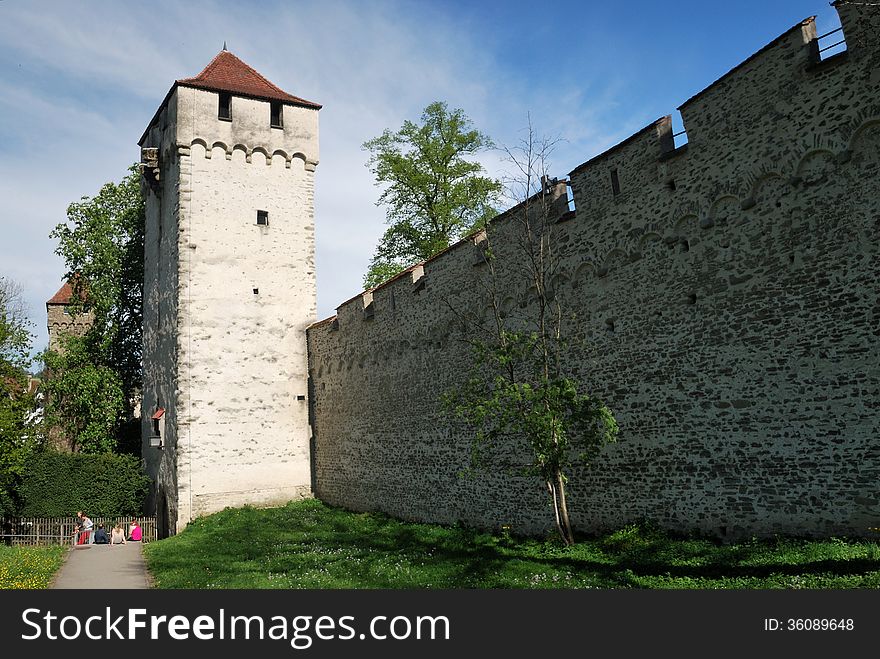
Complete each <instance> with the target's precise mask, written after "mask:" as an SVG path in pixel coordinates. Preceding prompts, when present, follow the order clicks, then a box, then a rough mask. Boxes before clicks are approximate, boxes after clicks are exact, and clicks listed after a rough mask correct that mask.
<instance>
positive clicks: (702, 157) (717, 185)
mask: <svg viewBox="0 0 880 659" xmlns="http://www.w3.org/2000/svg"><path fill="white" fill-rule="evenodd" d="M836 6H837V8H838V12H839V13H840V16H841V22H842V24H843V34H844V35H845V39H846V46H847V49H846V51H845V53H843V54H840V55H834V56H833V57H828V58H824V59H823V58H822V57H821V56H820V55H819V53H818V51H819V47H818V46H817V43H816V42H817V39H818V35H817V34H816V32H815V25H814V22H813V19H807V20H805V21H802V22H800V23H798V24H796V25H795V26H794V27H792V28H791V29H790V30H788V31H786V32H785V33H784V34H783V35H781V36H780V37H779V38H777V39H775V40H774V41H772V42H771V43H770V44H768V45H767V46H765V47H764V48H762V49H761V50H760V51H758V52H757V53H755V55H753V56H752V57H750V58H749V59H747V60H746V61H745V62H743V63H741V64H739V65H738V66H736V67H734V68H733V69H732V70H731V71H730V72H728V73H727V74H725V75H724V76H722V77H721V78H720V79H719V80H717V81H716V82H714V83H713V84H712V85H710V86H709V87H707V88H706V89H704V90H703V91H701V92H699V93H698V94H696V95H694V96H693V97H691V98H690V99H688V100H687V101H685V102H684V103H683V104H682V105H681V106H680V109H681V112H682V117H683V120H684V123H685V129H686V130H687V132H688V145H687V147H686V148H679V149H675V148H674V143H673V139H672V124H671V120H670V118H669V117H662V118H660V119H658V120H657V121H655V122H652V123H651V124H649V125H648V126H646V127H645V128H643V129H642V130H640V131H638V132H636V133H635V134H634V135H632V136H631V137H629V138H627V139H626V140H624V141H622V142H621V143H619V144H617V145H615V146H614V147H612V148H611V149H608V150H607V151H605V152H604V153H602V154H599V155H597V156H594V157H592V158H590V159H589V160H587V161H586V162H584V163H583V164H582V165H580V166H578V167H576V168H575V169H574V170H573V171H572V172H571V173H570V177H569V178H570V180H569V183H570V185H571V189H572V193H573V196H574V202H575V210H574V212H573V213H571V212H568V210H567V203H566V195H565V183H564V182H563V183H560V184H559V185H558V186H557V187H556V188H555V189H554V192H553V194H554V195H556V196H555V197H554V198H553V199H554V202H555V204H556V205H555V206H554V209H555V210H554V213H555V217H556V218H557V219H558V220H559V221H557V222H556V223H555V224H553V225H552V231H553V232H554V241H555V245H556V246H557V254H558V258H559V262H560V267H559V272H558V273H557V276H556V278H555V279H554V281H553V282H551V285H552V288H553V292H554V294H555V295H556V296H557V299H559V301H560V304H561V306H562V309H563V312H564V314H565V317H564V319H563V321H564V325H565V328H564V329H565V332H566V336H567V338H568V339H569V341H570V345H571V349H570V351H569V352H568V353H567V355H566V358H565V359H566V363H565V368H566V370H567V371H568V372H569V373H571V374H572V375H573V376H574V377H576V378H578V379H579V380H580V381H582V382H583V383H584V385H585V386H586V387H588V388H589V389H590V390H591V391H593V392H595V393H597V394H598V395H600V396H601V397H602V398H603V399H604V400H605V401H606V402H607V403H608V404H609V405H610V407H611V408H612V410H614V412H615V416H616V418H617V420H618V422H619V424H620V426H621V437H620V442H619V443H618V444H617V445H615V446H612V447H609V448H608V449H607V450H606V451H604V452H603V454H602V456H601V457H600V459H599V460H598V461H597V463H596V464H595V465H594V467H593V468H592V469H591V470H578V471H576V473H575V474H573V478H572V484H573V485H572V496H571V500H572V502H573V503H572V504H570V505H571V507H572V510H573V515H574V518H575V524H576V525H577V526H579V527H580V528H582V529H585V530H587V529H589V530H595V529H599V528H608V527H615V526H619V525H622V524H625V523H629V522H632V521H634V520H638V519H643V518H652V519H655V520H656V521H658V522H659V523H661V524H662V525H664V526H666V527H668V528H673V529H677V530H682V531H692V530H694V529H697V530H700V531H704V532H709V533H718V534H720V535H727V536H728V537H729V536H737V535H750V534H764V533H770V534H772V533H813V534H820V533H851V534H863V533H865V532H866V529H867V528H868V526H869V523H873V522H869V520H872V519H873V520H876V516H877V515H880V504H877V501H878V500H880V497H877V496H875V495H876V475H877V474H876V464H880V449H878V448H876V447H875V444H876V442H874V436H875V429H876V428H875V426H876V423H875V419H876V406H877V400H876V395H875V394H876V391H878V390H880V381H878V378H877V373H878V372H880V363H878V355H880V350H877V337H876V326H877V323H878V322H880V319H878V318H877V317H876V309H877V308H878V307H877V292H876V286H875V285H874V284H875V282H876V280H877V278H878V277H880V271H878V266H877V264H878V263H880V259H878V256H880V254H878V244H877V242H876V240H875V239H874V235H875V233H876V226H875V223H876V217H877V212H878V208H877V204H878V199H880V177H878V176H877V172H878V171H880V155H878V154H880V95H878V91H877V90H878V88H880V84H878V83H880V79H878V75H877V71H878V61H880V42H878V39H877V36H876V35H878V34H880V13H877V12H874V13H871V12H869V11H865V9H864V8H860V7H859V6H857V5H847V4H843V3H837V5H836ZM520 210H521V207H518V208H516V209H511V210H510V211H508V212H507V213H505V214H503V215H502V216H499V218H496V220H494V221H493V222H492V224H491V227H490V229H491V233H490V235H491V239H492V241H493V244H492V251H493V253H494V254H496V256H497V261H496V263H497V264H498V268H497V271H498V273H499V280H498V282H497V283H498V287H499V289H500V295H499V300H500V304H501V310H502V313H503V314H504V315H505V316H511V317H515V315H516V314H520V315H521V316H523V317H525V316H527V315H528V313H529V310H530V309H532V308H533V307H532V305H533V304H534V302H535V299H534V294H533V292H532V291H530V290H529V285H528V282H527V281H524V279H523V277H522V276H521V275H519V274H517V273H518V271H520V270H521V269H520V268H518V267H517V259H521V258H522V253H521V251H519V248H518V243H517V239H516V234H515V231H516V228H517V223H516V222H506V221H504V219H505V218H510V217H515V216H516V213H517V212H519V211H520ZM479 243H480V236H479V235H477V236H470V237H468V238H466V239H465V240H462V241H460V242H459V243H457V244H456V245H454V246H452V247H450V248H449V249H448V250H446V251H445V252H443V253H441V254H439V255H437V256H435V257H434V258H432V259H430V260H428V261H427V262H425V263H423V264H420V265H418V266H416V267H415V268H412V269H410V270H409V271H407V272H405V273H402V274H401V275H399V276H398V277H396V278H394V279H392V280H390V281H388V282H386V283H385V284H383V285H382V286H379V287H377V288H375V289H373V290H371V291H365V292H362V293H359V294H358V295H356V296H354V297H353V298H351V299H350V300H348V301H346V302H344V303H343V304H341V305H340V307H339V308H338V309H337V315H336V316H334V317H332V318H329V319H326V320H324V321H321V322H319V323H316V324H314V325H312V326H310V327H309V329H308V348H309V365H310V376H311V381H312V387H313V390H314V392H315V395H314V398H313V401H312V405H313V410H312V420H313V431H314V458H313V459H314V464H315V488H316V493H317V494H318V495H319V496H321V497H322V498H323V499H324V500H326V501H328V502H330V503H332V504H336V505H342V506H346V507H349V508H353V509H356V510H382V511H385V512H388V513H390V514H394V515H398V516H401V517H404V518H407V519H419V520H426V521H435V522H446V523H453V522H456V521H463V522H465V523H468V524H474V525H478V526H491V525H492V524H493V523H497V520H499V519H504V520H506V522H508V523H510V524H512V525H513V527H514V528H516V529H518V530H521V531H524V532H541V531H543V530H545V529H546V528H547V526H548V524H547V522H548V520H547V516H546V512H545V502H544V493H543V492H541V489H540V487H539V484H535V483H533V482H531V481H528V480H527V479H522V480H517V479H515V478H514V479H511V478H510V477H509V476H508V475H506V474H502V473H494V474H487V475H485V477H481V478H480V479H475V480H473V481H464V480H462V479H459V478H457V476H456V473H457V472H458V471H459V470H460V469H461V468H462V467H463V466H465V465H467V464H468V454H469V449H470V440H469V436H468V435H467V433H466V432H464V431H463V430H462V429H461V428H459V427H454V426H453V425H451V424H450V422H449V420H448V417H447V415H446V414H445V413H444V412H443V410H442V409H440V406H439V402H438V401H439V399H440V396H441V394H442V393H443V392H444V391H448V390H449V388H450V387H453V386H455V385H456V384H457V383H460V382H461V381H462V378H463V377H464V376H465V374H466V373H467V372H468V369H469V367H470V365H471V356H470V354H469V350H468V347H467V340H466V339H467V338H468V337H467V331H468V328H467V327H465V326H463V325H462V322H461V318H462V317H463V316H467V317H469V318H477V319H479V318H481V317H483V318H485V317H486V314H487V306H488V297H487V281H488V280H487V268H485V267H483V264H484V263H485V260H484V259H481V247H480V244H479ZM864 392H874V393H871V394H870V395H867V398H866V397H865V396H866V394H865V393H864ZM869 454H870V459H869V460H866V459H865V457H864V456H866V455H869ZM820 456H821V457H820ZM854 456H859V457H858V458H856V457H854ZM512 459H513V460H514V461H515V456H514V457H512ZM864 464H870V465H874V466H872V467H871V468H870V469H869V471H871V474H869V475H866V474H865V471H864V468H863V467H859V466H858V465H864ZM780 465H784V467H780ZM493 520H494V521H493ZM875 525H876V524H875Z"/></svg>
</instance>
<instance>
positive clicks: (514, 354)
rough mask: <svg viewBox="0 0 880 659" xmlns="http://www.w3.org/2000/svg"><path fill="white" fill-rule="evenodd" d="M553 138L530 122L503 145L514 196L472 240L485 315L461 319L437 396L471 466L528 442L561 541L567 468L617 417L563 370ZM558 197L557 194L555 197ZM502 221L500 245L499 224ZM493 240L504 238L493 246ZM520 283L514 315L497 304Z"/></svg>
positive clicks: (585, 458)
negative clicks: (458, 362)
mask: <svg viewBox="0 0 880 659" xmlns="http://www.w3.org/2000/svg"><path fill="white" fill-rule="evenodd" d="M555 143H556V142H555V141H554V140H548V139H538V138H537V137H536V136H535V133H534V130H533V128H532V126H531V122H529V126H528V129H527V131H526V135H525V137H524V138H523V140H522V141H521V143H520V144H519V145H518V146H517V147H515V148H507V149H505V153H506V156H507V161H508V162H509V164H510V165H511V166H512V168H513V173H512V175H511V176H510V177H509V178H508V180H507V181H506V183H507V190H508V192H509V194H511V195H512V198H513V199H514V200H516V201H518V202H519V203H518V204H517V205H516V206H515V207H514V208H513V209H511V211H508V213H507V214H505V215H506V216H507V217H506V219H505V222H512V223H513V225H512V226H511V227H503V226H502V223H500V222H496V223H489V224H488V225H487V227H486V230H485V234H484V237H483V240H482V241H481V242H480V244H481V246H482V249H483V253H484V256H485V260H486V265H487V277H486V281H485V282H484V293H485V295H486V296H487V298H488V308H489V310H490V313H489V314H488V317H487V318H486V319H485V320H483V321H482V322H480V321H479V320H478V319H474V318H470V319H467V322H469V324H470V325H471V326H472V327H473V328H474V329H475V330H476V331H475V332H474V334H473V336H474V337H475V338H471V339H469V343H470V344H471V347H472V350H473V355H474V362H473V369H472V372H471V374H470V376H469V377H468V379H467V380H466V382H465V383H464V384H462V385H461V386H459V387H457V388H455V389H453V390H452V391H450V392H448V393H447V395H446V396H445V397H444V400H445V402H446V405H447V407H448V409H450V410H451V411H453V413H454V414H455V415H456V416H457V417H458V418H460V419H462V420H464V421H465V422H466V423H467V424H468V425H470V426H471V427H473V428H474V430H475V436H474V440H473V447H472V448H473V451H472V456H473V457H474V462H475V463H476V464H475V465H474V466H480V467H484V468H485V467H486V466H489V465H488V461H486V460H484V456H486V455H487V450H488V449H490V448H491V449H493V450H494V451H496V452H497V451H498V450H499V448H500V449H501V450H505V447H506V450H508V451H509V450H515V449H513V448H512V447H513V446H514V445H515V443H516V441H517V439H519V440H520V441H522V440H524V441H525V444H526V446H527V447H528V452H527V453H528V456H529V460H528V464H527V465H525V466H524V468H523V470H524V471H525V472H526V473H528V474H531V475H533V476H536V477H538V478H540V479H541V481H542V482H543V483H544V484H545V485H546V487H547V492H548V495H549V497H550V500H551V503H552V507H553V513H554V522H555V525H556V528H557V530H558V532H559V535H560V537H561V538H562V541H563V542H564V543H565V544H566V545H571V544H573V543H574V534H573V530H572V524H571V520H570V517H569V513H568V504H567V501H566V487H565V486H566V483H567V482H568V471H569V469H570V467H571V466H572V465H573V464H575V463H576V462H577V463H580V464H583V463H588V462H589V461H590V460H591V459H592V458H593V457H595V455H596V454H597V453H598V452H599V450H600V449H601V447H602V446H603V445H604V444H605V443H607V442H612V441H614V440H615V438H616V435H617V423H616V422H615V420H614V416H613V415H612V413H611V411H610V410H609V409H608V407H607V406H606V405H605V404H604V403H603V402H602V401H601V400H599V399H597V398H595V397H592V396H590V395H589V394H587V393H583V387H582V385H581V383H579V382H577V381H576V380H575V379H574V378H572V377H570V376H569V374H568V373H566V371H565V362H564V359H563V354H564V351H565V346H566V342H565V337H564V336H563V332H562V328H563V311H564V309H563V305H562V302H561V300H560V298H559V296H557V295H556V291H555V290H554V282H555V279H556V276H557V275H558V271H559V255H558V253H557V248H558V244H557V232H558V227H557V226H556V220H557V219H558V218H559V215H560V212H559V211H560V205H567V196H566V195H565V188H564V185H565V183H562V184H559V183H558V182H555V181H551V179H550V178H549V176H548V174H547V164H548V158H549V155H550V154H551V153H552V151H553V148H554V146H555ZM560 202H561V203H560ZM501 230H504V232H505V234H507V235H505V236H504V238H503V240H504V241H505V242H510V241H512V244H507V245H503V246H502V245H501V238H500V236H499V235H498V232H499V231H501ZM496 247H499V248H501V247H503V249H498V251H497V252H496V249H495V248H496ZM522 284H525V285H526V287H527V288H528V290H529V292H530V293H529V296H528V297H529V300H528V303H527V304H526V305H525V307H524V310H523V312H522V313H521V314H519V315H518V316H517V315H516V314H509V313H507V310H506V309H503V308H502V301H503V300H502V296H503V295H504V293H505V291H506V290H510V289H511V288H514V289H516V288H520V287H521V286H522Z"/></svg>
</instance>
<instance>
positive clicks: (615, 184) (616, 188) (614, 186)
mask: <svg viewBox="0 0 880 659" xmlns="http://www.w3.org/2000/svg"><path fill="white" fill-rule="evenodd" d="M611 193H612V194H613V195H614V196H617V195H619V194H620V179H619V178H617V168H615V169H612V170H611Z"/></svg>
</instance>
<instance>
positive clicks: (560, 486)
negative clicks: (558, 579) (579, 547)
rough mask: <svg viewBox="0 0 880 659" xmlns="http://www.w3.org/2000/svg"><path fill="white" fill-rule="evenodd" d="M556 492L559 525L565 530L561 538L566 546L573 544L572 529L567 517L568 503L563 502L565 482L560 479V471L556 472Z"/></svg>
mask: <svg viewBox="0 0 880 659" xmlns="http://www.w3.org/2000/svg"><path fill="white" fill-rule="evenodd" d="M556 494H557V498H558V500H559V513H558V516H559V518H560V520H561V526H562V529H563V531H564V532H565V533H564V535H563V538H564V540H565V544H566V545H567V546H569V547H570V546H571V545H573V544H574V531H573V530H572V528H571V520H570V519H569V518H568V504H567V503H566V502H565V482H564V481H563V480H562V473H560V472H557V473H556Z"/></svg>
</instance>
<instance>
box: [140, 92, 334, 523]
mask: <svg viewBox="0 0 880 659" xmlns="http://www.w3.org/2000/svg"><path fill="white" fill-rule="evenodd" d="M219 97H220V93H219V92H217V91H210V90H205V89H199V88H194V87H188V86H184V85H180V84H178V85H176V86H175V87H174V88H172V91H171V92H170V95H169V97H168V98H167V99H166V103H165V106H166V107H165V108H164V109H163V110H162V111H161V112H160V113H159V114H158V115H157V118H156V119H154V122H153V124H152V125H151V128H150V129H149V130H148V132H147V134H146V135H145V138H144V139H143V140H142V146H143V147H151V146H152V147H158V148H159V150H160V151H159V160H160V163H159V177H158V178H159V180H158V182H156V181H153V182H152V184H145V190H147V226H146V234H145V253H146V258H145V305H144V306H145V310H144V340H145V346H144V380H145V382H144V412H145V413H144V419H145V420H144V424H143V438H144V439H143V452H144V455H145V457H146V462H147V466H148V470H149V472H150V474H151V475H152V476H153V478H154V481H155V484H156V491H155V497H154V500H153V502H152V506H153V507H154V509H155V510H156V512H157V514H158V515H159V517H160V520H162V521H165V523H166V524H167V530H168V532H169V533H174V532H177V531H180V530H182V529H183V527H185V526H186V524H187V523H188V522H189V521H190V520H192V519H194V518H195V517H198V516H200V515H204V514H208V513H211V512H215V511H217V510H221V509H223V508H224V507H226V506H240V505H245V504H252V505H273V504H280V503H284V502H286V501H289V500H291V499H295V498H301V497H305V496H309V495H310V494H311V470H310V452H309V440H310V436H311V432H310V428H309V419H308V405H309V403H308V359H307V353H306V334H305V328H306V327H307V326H308V325H309V324H310V323H312V322H314V320H315V316H316V284H315V266H314V252H315V242H314V172H315V167H316V165H317V162H318V110H317V107H302V106H298V105H295V104H288V103H284V104H283V105H282V107H283V128H275V127H271V126H270V106H271V103H270V100H262V99H259V98H250V97H245V96H240V95H236V94H235V93H233V94H232V96H231V119H232V120H231V121H226V120H222V119H219V118H218V104H219V102H220V98H219ZM166 115H167V116H166ZM163 127H164V128H163ZM258 211H264V212H266V213H267V214H268V225H264V224H258V222H257V212H258ZM160 225H161V230H160ZM159 408H162V409H164V410H165V412H164V415H163V416H162V418H161V421H160V423H161V431H162V443H163V446H162V448H159V449H157V448H151V447H150V446H149V443H150V442H149V437H150V435H152V434H153V425H152V424H153V422H152V421H151V419H150V417H151V416H152V415H153V414H154V413H155V412H156V411H157V410H158V409H159ZM163 518H164V520H163ZM160 526H161V523H160Z"/></svg>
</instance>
